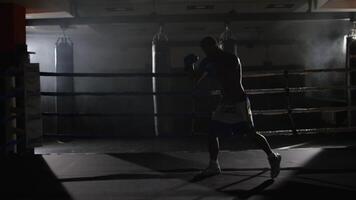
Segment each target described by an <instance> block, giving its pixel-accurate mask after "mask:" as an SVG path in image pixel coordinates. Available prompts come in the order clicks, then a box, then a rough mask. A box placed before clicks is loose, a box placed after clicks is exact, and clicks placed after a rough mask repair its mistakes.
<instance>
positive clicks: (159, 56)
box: [152, 26, 173, 136]
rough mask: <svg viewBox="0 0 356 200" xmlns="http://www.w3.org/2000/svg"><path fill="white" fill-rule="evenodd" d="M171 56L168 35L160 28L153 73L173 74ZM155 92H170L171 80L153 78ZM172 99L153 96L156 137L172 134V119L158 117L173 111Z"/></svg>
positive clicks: (154, 52) (154, 54)
mask: <svg viewBox="0 0 356 200" xmlns="http://www.w3.org/2000/svg"><path fill="white" fill-rule="evenodd" d="M170 58H171V55H170V48H169V44H168V38H167V35H166V34H165V33H164V32H163V27H162V26H161V27H160V28H159V31H158V33H156V34H155V35H154V37H153V40H152V73H153V74H156V73H169V72H171V59H170ZM152 85H153V92H154V93H159V92H163V91H169V90H170V89H171V87H170V85H171V84H170V80H169V78H159V77H153V78H152ZM169 100H170V98H169V97H168V96H161V95H153V109H154V114H155V116H154V128H155V135H156V136H158V135H162V134H169V133H170V132H172V130H171V128H172V123H173V121H172V118H170V117H164V116H157V115H160V114H162V113H167V112H169V111H170V109H171V107H172V106H171V105H170V103H171V102H170V101H169Z"/></svg>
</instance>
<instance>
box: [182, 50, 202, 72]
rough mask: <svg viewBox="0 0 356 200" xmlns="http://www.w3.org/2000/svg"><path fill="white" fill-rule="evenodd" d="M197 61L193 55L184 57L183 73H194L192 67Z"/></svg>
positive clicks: (196, 57)
mask: <svg viewBox="0 0 356 200" xmlns="http://www.w3.org/2000/svg"><path fill="white" fill-rule="evenodd" d="M198 60H199V57H198V56H197V55H195V54H188V55H187V56H185V57H184V71H186V72H192V71H194V69H193V66H194V64H195V63H196V62H197V61H198Z"/></svg>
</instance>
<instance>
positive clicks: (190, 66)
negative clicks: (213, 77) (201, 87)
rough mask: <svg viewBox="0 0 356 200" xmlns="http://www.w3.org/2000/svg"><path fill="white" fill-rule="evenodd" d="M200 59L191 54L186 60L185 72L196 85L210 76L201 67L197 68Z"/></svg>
mask: <svg viewBox="0 0 356 200" xmlns="http://www.w3.org/2000/svg"><path fill="white" fill-rule="evenodd" d="M198 59H199V58H198V56H196V55H194V54H189V55H187V56H186V57H185V58H184V71H186V72H187V73H188V74H189V76H190V77H191V78H192V79H193V80H194V81H195V82H196V85H198V84H199V83H200V82H201V81H202V80H203V79H204V78H205V77H206V76H207V75H208V73H207V72H205V71H203V70H202V69H201V68H200V67H196V66H195V65H196V62H197V61H198Z"/></svg>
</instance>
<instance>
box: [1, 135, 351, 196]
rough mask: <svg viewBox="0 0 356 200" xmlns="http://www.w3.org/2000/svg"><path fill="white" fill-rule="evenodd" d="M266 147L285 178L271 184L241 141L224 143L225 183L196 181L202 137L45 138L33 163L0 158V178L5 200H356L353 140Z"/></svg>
mask: <svg viewBox="0 0 356 200" xmlns="http://www.w3.org/2000/svg"><path fill="white" fill-rule="evenodd" d="M269 139H270V141H271V144H272V146H273V148H276V149H277V151H278V152H279V153H281V155H282V156H283V160H282V170H281V173H280V175H279V177H278V178H276V179H275V180H271V179H270V178H269V171H268V163H267V160H266V157H265V155H264V153H263V152H262V151H260V150H257V149H255V147H253V146H251V145H246V144H247V143H246V141H245V139H244V138H236V140H232V139H228V140H223V141H222V143H223V144H222V148H223V151H222V153H221V154H220V161H221V166H222V170H223V173H222V175H220V176H214V177H210V178H207V179H204V180H198V181H193V180H192V179H193V177H194V175H195V174H196V173H198V171H199V170H201V169H203V168H204V167H205V166H206V164H207V163H206V162H207V160H208V154H207V153H206V152H205V151H204V149H205V143H204V140H203V137H201V136H196V137H189V138H159V139H157V138H156V139H152V138H151V139H149V138H147V139H140V140H137V139H123V138H121V139H119V138H118V139H78V138H70V139H67V140H64V141H63V140H62V141H59V140H57V139H56V138H47V139H46V141H45V142H44V146H43V147H39V148H37V149H36V155H34V156H13V157H7V158H3V159H6V160H5V161H4V162H1V163H3V164H2V165H1V167H2V168H6V170H1V172H3V173H4V172H6V174H2V176H1V177H3V179H2V181H6V182H8V183H9V184H7V185H8V188H6V191H2V195H5V196H6V197H8V198H5V199H68V200H82V199H83V200H92V199H93V200H94V199H95V200H96V199H192V200H193V199H194V200H200V199H202V200H203V199H310V198H317V199H353V198H354V197H355V195H356V160H355V155H356V148H355V147H356V137H355V136H352V135H351V134H340V135H314V136H312V135H310V136H298V137H294V138H293V137H290V136H289V137H281V136H279V137H269ZM346 144H347V145H346ZM9 172H10V173H9ZM34 180H35V181H34ZM19 188H20V189H19ZM15 191H16V192H15ZM19 191H22V192H19Z"/></svg>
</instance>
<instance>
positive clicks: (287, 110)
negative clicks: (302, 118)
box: [40, 68, 356, 135]
mask: <svg viewBox="0 0 356 200" xmlns="http://www.w3.org/2000/svg"><path fill="white" fill-rule="evenodd" d="M354 71H355V70H345V69H341V68H340V69H311V70H278V71H276V70H270V71H259V72H245V73H244V74H243V78H244V79H247V78H260V77H276V76H279V77H284V78H285V84H286V87H285V88H266V89H247V90H246V93H247V94H248V95H249V96H252V95H270V94H283V95H285V96H286V98H288V99H289V100H288V101H287V104H286V105H285V107H284V108H281V109H265V110H253V115H255V116H257V115H288V116H289V119H290V120H291V129H289V130H263V131H260V133H262V134H264V135H294V134H310V133H320V132H324V133H330V132H353V131H355V130H356V127H354V126H352V124H351V112H352V111H355V110H356V106H352V105H351V97H350V95H347V99H345V102H347V106H344V107H341V106H338V107H305V108H303V107H292V105H290V104H288V103H290V102H291V101H290V98H292V97H291V96H290V95H291V94H293V93H307V92H318V91H330V90H341V91H347V93H348V94H351V91H354V90H355V89H356V86H351V85H350V84H349V85H340V86H314V87H289V86H288V76H291V75H300V76H303V75H305V76H307V75H310V74H317V73H345V74H348V73H351V72H354ZM40 75H41V76H42V77H85V78H94V77H95V78H122V77H124V78H130V77H134V78H137V77H140V78H147V77H148V78H152V77H156V78H163V77H164V78H171V77H174V78H177V77H181V78H184V77H186V76H187V74H185V73H54V72H41V73H40ZM41 95H42V96H51V97H58V96H165V95H166V96H167V95H168V96H191V97H192V98H193V100H194V97H196V96H202V97H209V96H213V95H219V91H213V92H210V91H186V92H184V91H183V92H181V91H180V92H175V91H164V92H135V91H119V92H41ZM341 111H345V112H347V123H348V124H347V126H346V127H340V128H327V127H326V128H311V129H296V128H295V127H294V125H293V114H301V113H317V112H341ZM133 115H134V116H136V117H139V116H142V117H148V116H152V117H154V116H157V117H191V118H192V120H194V118H195V117H205V118H206V117H209V116H210V113H208V112H206V113H201V112H194V111H193V112H189V113H188V112H185V113H83V112H80V113H79V112H76V113H58V112H44V113H42V116H43V117H129V116H133ZM257 129H258V127H257Z"/></svg>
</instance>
